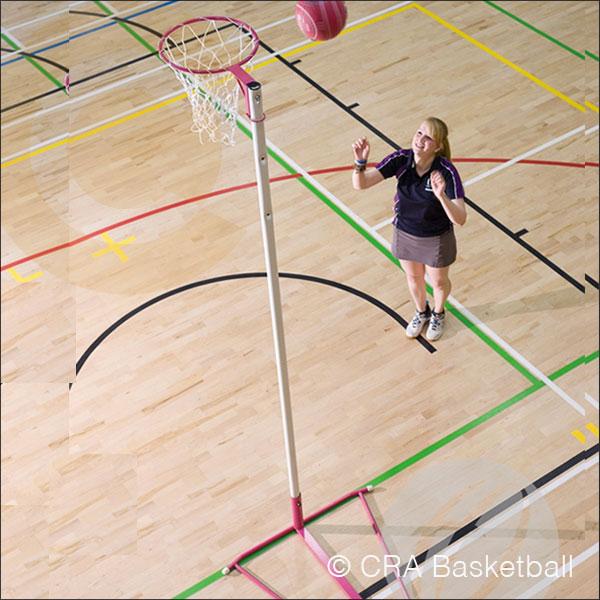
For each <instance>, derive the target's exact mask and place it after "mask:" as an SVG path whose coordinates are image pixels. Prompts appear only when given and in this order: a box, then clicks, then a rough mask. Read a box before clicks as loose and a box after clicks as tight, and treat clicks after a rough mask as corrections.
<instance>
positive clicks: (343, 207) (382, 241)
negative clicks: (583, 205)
mask: <svg viewBox="0 0 600 600" xmlns="http://www.w3.org/2000/svg"><path fill="white" fill-rule="evenodd" d="M238 120H239V121H240V122H241V123H242V124H243V125H244V126H245V127H246V128H248V129H250V128H251V126H250V124H249V123H248V122H247V121H245V120H244V119H243V118H242V117H239V116H238ZM582 129H583V128H582V127H578V128H577V130H573V131H582ZM570 135H573V132H570ZM267 145H268V146H269V147H270V148H271V150H273V151H274V152H275V153H277V154H279V155H280V156H282V157H283V158H284V159H285V160H286V161H287V162H288V163H289V164H290V165H291V166H292V167H293V168H294V169H295V170H296V171H297V172H298V173H300V174H301V175H302V176H303V177H304V178H305V179H306V180H307V181H310V183H311V184H312V185H313V186H314V187H315V188H317V189H318V190H319V191H320V192H321V193H322V194H323V195H324V196H326V197H327V198H328V199H329V200H330V201H331V202H333V203H334V204H335V205H336V206H337V207H338V208H339V209H340V210H342V211H343V212H344V213H346V214H347V215H348V216H349V217H350V218H351V219H352V220H354V221H355V222H356V223H358V224H359V225H360V226H361V227H362V228H363V229H365V230H366V231H368V232H369V233H370V234H371V236H373V237H374V238H375V239H376V240H377V241H378V242H379V243H380V244H381V245H382V246H384V247H385V248H387V249H388V250H391V244H390V243H389V242H388V241H387V240H386V239H385V238H383V237H382V236H381V235H380V234H379V233H377V232H376V231H375V230H374V229H373V228H372V227H371V226H370V225H369V224H368V223H366V222H365V221H364V220H363V219H361V218H360V217H359V216H358V215H357V214H356V213H354V212H353V211H352V210H351V209H350V208H348V207H347V206H346V205H345V204H344V203H343V202H342V201H341V200H339V199H338V198H337V197H336V196H334V195H333V194H332V193H331V192H330V191H329V190H328V189H326V188H325V187H323V186H322V185H321V184H320V183H319V182H318V181H317V180H316V179H315V178H314V177H312V175H309V174H308V173H307V172H306V171H305V170H304V169H303V168H302V167H301V166H300V165H298V164H297V163H296V162H295V161H293V160H292V159H291V158H290V157H289V156H287V155H286V154H285V153H284V152H283V151H282V150H280V149H279V148H277V146H275V144H273V143H272V142H270V141H269V140H267ZM448 302H449V303H450V304H452V305H453V306H454V307H456V308H457V309H458V310H459V311H460V312H461V313H462V314H463V315H465V316H466V317H467V318H468V319H469V320H471V321H472V322H473V323H474V324H475V325H476V326H477V327H478V328H479V329H480V330H481V331H483V332H485V334H486V335H487V336H488V337H490V338H491V339H493V340H494V341H495V342H496V343H497V344H498V345H499V346H500V347H501V348H503V349H504V350H506V352H508V354H510V355H511V356H512V357H513V358H514V359H515V360H516V361H517V362H518V363H520V364H521V365H522V366H524V367H525V368H527V369H528V370H529V371H530V372H531V373H532V374H533V375H535V376H536V377H537V378H538V379H540V380H541V381H543V382H544V384H545V385H546V386H548V387H549V388H550V389H551V390H553V391H554V392H555V393H556V394H558V395H559V396H560V397H561V398H562V399H563V400H565V401H566V402H567V403H568V404H570V405H571V406H572V407H573V408H575V410H577V412H579V413H580V414H582V415H585V408H583V406H581V405H579V404H578V403H577V402H575V400H573V398H571V397H570V396H569V395H568V394H567V393H566V392H564V391H563V390H561V389H560V388H559V387H558V386H557V385H556V384H555V383H554V382H553V381H552V380H550V379H549V378H548V377H546V375H544V373H542V372H541V371H540V370H539V369H538V368H537V367H535V366H534V365H533V364H531V363H530V362H529V361H528V360H527V359H526V358H525V357H524V356H522V355H521V354H519V353H518V352H517V351H516V350H515V349H514V348H513V347H512V346H511V345H510V344H508V342H505V341H504V340H503V339H502V338H501V337H500V336H498V335H497V334H495V333H494V332H493V331H492V330H491V329H490V328H489V327H487V326H486V325H484V324H483V323H482V322H481V321H480V320H479V319H478V318H477V317H476V316H475V315H474V314H473V313H471V312H470V311H469V310H467V308H465V307H464V306H463V305H462V304H461V303H460V302H458V300H456V299H455V298H453V297H452V296H448Z"/></svg>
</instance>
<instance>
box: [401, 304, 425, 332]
mask: <svg viewBox="0 0 600 600" xmlns="http://www.w3.org/2000/svg"><path fill="white" fill-rule="evenodd" d="M430 318H431V308H429V304H426V305H425V310H424V311H423V312H419V311H416V312H415V316H414V317H413V320H412V321H411V322H410V323H409V324H408V325H407V326H406V336H407V337H409V338H416V337H418V336H419V334H420V333H421V331H423V327H425V324H426V323H427V321H429V319H430Z"/></svg>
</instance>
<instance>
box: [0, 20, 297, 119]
mask: <svg viewBox="0 0 600 600" xmlns="http://www.w3.org/2000/svg"><path fill="white" fill-rule="evenodd" d="M69 13H74V14H82V15H88V16H95V17H98V18H105V17H106V16H107V15H104V14H101V13H92V12H84V11H75V10H70V11H69ZM112 20H113V21H117V22H121V23H124V24H129V25H131V26H133V27H139V28H140V29H144V30H145V31H148V32H150V33H152V34H153V35H155V36H158V37H159V38H160V37H162V34H161V33H160V32H158V31H156V30H155V29H152V28H151V27H147V26H146V25H143V24H141V23H137V22H136V21H131V20H128V19H122V18H119V17H112ZM228 27H233V25H232V24H231V23H229V24H227V25H224V26H223V27H219V28H218V30H219V31H223V30H224V29H227V28H228ZM212 33H214V32H213V31H210V32H209V33H208V35H210V34H212ZM192 40H193V38H190V39H187V40H184V43H187V42H190V41H192ZM3 50H4V49H3ZM21 54H23V53H22V52H21ZM157 54H158V50H156V51H155V52H149V53H148V54H144V55H142V56H138V57H137V58H133V59H131V60H128V61H126V62H124V63H120V64H118V65H115V66H114V67H110V68H108V69H105V70H103V71H99V72H98V73H93V74H92V75H88V76H86V77H83V78H82V79H77V80H73V81H71V82H70V84H69V87H70V88H71V89H72V88H73V87H75V86H77V85H80V84H82V83H86V82H87V81H91V80H93V79H97V78H98V77H102V76H104V75H108V74H109V73H113V72H115V71H118V70H119V69H123V68H125V67H129V66H131V65H133V64H135V63H137V62H141V61H143V60H146V59H147V58H151V57H153V56H156V55H157ZM32 56H33V57H34V58H36V59H37V60H40V61H45V62H48V63H50V64H54V65H55V66H57V67H59V68H61V69H62V70H64V71H66V72H68V71H69V70H68V69H67V68H66V67H63V66H62V65H59V64H58V63H54V62H53V61H50V60H49V59H44V58H43V57H41V56H40V55H39V54H35V55H32ZM298 60H300V59H298ZM64 89H65V87H64V86H62V87H59V88H53V89H51V90H48V91H47V92H44V93H42V94H38V95H37V96H33V97H31V98H27V99H26V100H22V101H21V102H17V103H16V104H11V105H10V106H7V107H6V108H3V109H2V110H0V113H3V112H6V111H9V110H13V109H15V108H19V107H20V106H24V105H25V104H29V103H30V102H35V101H36V100H40V99H42V98H46V97H47V96H51V95H52V94H56V93H57V92H61V91H63V90H64Z"/></svg>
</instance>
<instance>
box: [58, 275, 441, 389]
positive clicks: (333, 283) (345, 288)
mask: <svg viewBox="0 0 600 600" xmlns="http://www.w3.org/2000/svg"><path fill="white" fill-rule="evenodd" d="M266 276H267V274H266V273H265V272H262V273H260V272H259V273H237V274H233V275H222V276H220V277H213V278H211V279H204V280H203V281H196V282H195V283H189V284H186V285H184V286H181V287H178V288H176V289H174V290H170V291H168V292H165V293H163V294H160V295H159V296H156V297H155V298H152V299H151V300H148V301H147V302H144V304H141V305H140V306H138V307H137V308H134V309H133V310H131V311H130V312H128V313H127V314H126V315H125V316H123V317H121V318H120V319H119V320H118V321H115V322H114V323H113V324H112V325H111V326H110V327H108V329H106V330H105V331H104V332H103V333H101V334H100V335H99V336H98V337H97V338H96V339H95V340H94V341H93V342H92V343H91V344H90V346H88V348H87V349H86V350H85V352H84V353H83V354H82V356H81V358H80V359H79V360H78V361H77V364H76V367H75V375H76V376H77V375H78V374H79V372H80V371H81V369H82V368H83V365H84V364H85V363H86V361H87V360H88V358H89V357H90V355H91V354H92V352H94V350H96V348H98V346H99V345H100V344H101V343H102V342H103V341H104V340H105V339H106V338H107V337H108V336H109V335H110V334H111V333H112V332H113V331H115V330H116V329H117V328H118V327H120V326H121V325H123V323H125V322H126V321H128V320H129V319H131V318H132V317H134V316H135V315H137V314H138V313H140V312H142V311H143V310H145V309H146V308H149V307H150V306H152V305H154V304H156V303H158V302H160V301H161V300H166V299H167V298H170V297H171V296H174V295H175V294H179V293H181V292H185V291H187V290H191V289H193V288H197V287H200V286H204V285H210V284H213V283H219V282H221V281H231V280H234V279H251V278H257V277H266ZM279 277H285V278H288V279H300V280H303V281H311V282H313V283H320V284H323V285H328V286H331V287H334V288H337V289H340V290H343V291H345V292H349V293H350V294H353V295H355V296H358V297H359V298H362V299H363V300H366V301H367V302H369V303H371V304H373V306H376V307H377V308H379V309H381V310H382V311H383V312H385V313H386V314H388V315H389V316H390V317H392V319H394V320H395V321H396V322H397V323H399V324H400V325H401V326H402V328H403V329H405V328H406V326H407V325H408V323H407V321H405V320H404V319H403V318H402V317H401V316H400V315H399V314H398V313H397V312H396V311H395V310H393V309H392V308H390V307H389V306H387V305H386V304H384V303H383V302H380V301H379V300H377V298H374V297H373V296H370V295H369V294H366V293H365V292H362V291H360V290H357V289H356V288H352V287H350V286H348V285H345V284H343V283H339V282H337V281H331V280H329V279H323V278H322V277H315V276H313V275H301V274H299V273H279ZM417 342H419V343H420V344H421V346H423V347H424V348H425V349H426V350H428V351H429V352H430V353H433V352H435V351H436V348H435V347H434V346H433V345H432V344H430V343H429V342H428V341H427V340H426V339H425V338H424V337H423V336H419V337H418V338H417ZM72 385H73V383H69V389H70V388H71V386H72Z"/></svg>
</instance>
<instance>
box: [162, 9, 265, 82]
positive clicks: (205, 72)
mask: <svg viewBox="0 0 600 600" xmlns="http://www.w3.org/2000/svg"><path fill="white" fill-rule="evenodd" d="M200 21H225V22H227V23H234V24H235V25H237V26H238V27H239V28H240V29H243V30H245V31H246V32H248V33H249V34H250V35H251V36H252V38H253V39H254V46H253V47H252V50H251V52H250V54H249V55H248V56H247V57H246V58H244V60H242V61H240V62H239V63H234V64H236V65H238V66H239V65H244V64H246V63H247V62H248V61H249V60H250V59H251V58H252V57H253V56H254V55H255V54H256V52H257V51H258V46H259V40H258V34H257V33H256V31H254V29H252V27H250V25H247V24H246V23H244V22H243V21H238V20H237V19H232V18H230V17H198V18H196V19H190V20H189V21H184V22H183V23H179V25H175V27H171V29H169V30H168V31H167V32H166V33H165V34H163V36H162V37H161V38H160V42H159V43H158V55H159V56H160V58H161V59H162V60H163V62H165V63H167V64H168V65H169V66H171V67H172V68H173V69H177V70H178V71H183V72H184V73H195V74H197V75H210V74H213V73H224V72H225V71H228V70H229V67H232V66H233V65H229V67H222V68H221V69H206V70H199V69H191V68H189V67H181V66H180V65H178V64H177V63H174V62H172V61H170V60H169V59H168V58H166V57H165V56H164V54H163V52H164V51H163V47H164V44H165V42H166V40H167V38H168V37H169V36H170V35H171V34H172V33H173V32H174V31H177V29H180V28H181V27H183V26H184V25H190V24H191V23H198V22H200Z"/></svg>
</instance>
